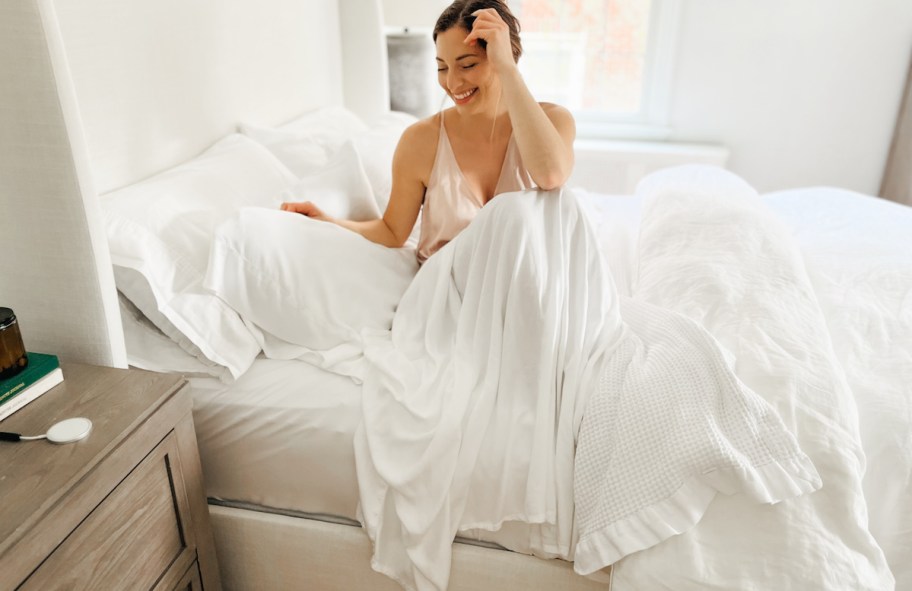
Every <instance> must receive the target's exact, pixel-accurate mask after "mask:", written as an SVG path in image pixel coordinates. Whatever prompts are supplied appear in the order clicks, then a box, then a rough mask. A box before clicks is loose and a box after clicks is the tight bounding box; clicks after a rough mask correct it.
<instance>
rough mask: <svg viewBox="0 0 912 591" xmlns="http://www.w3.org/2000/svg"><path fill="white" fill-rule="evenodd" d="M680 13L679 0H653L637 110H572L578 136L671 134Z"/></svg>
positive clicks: (655, 137)
mask: <svg viewBox="0 0 912 591" xmlns="http://www.w3.org/2000/svg"><path fill="white" fill-rule="evenodd" d="M680 13H681V0H652V4H651V6H650V10H649V34H648V38H647V42H646V55H645V63H644V66H643V75H644V78H643V88H642V100H641V103H640V110H639V111H637V112H636V113H629V114H619V113H609V112H604V111H602V112H599V111H592V110H586V111H576V110H571V112H572V113H573V116H574V118H575V119H576V127H577V137H578V138H580V139H587V140H598V139H603V140H607V139H638V140H664V139H668V137H669V136H670V135H671V128H670V127H669V126H668V119H669V110H670V106H671V94H672V93H671V87H672V83H673V80H674V66H675V54H676V49H677V46H678V32H679V29H680Z"/></svg>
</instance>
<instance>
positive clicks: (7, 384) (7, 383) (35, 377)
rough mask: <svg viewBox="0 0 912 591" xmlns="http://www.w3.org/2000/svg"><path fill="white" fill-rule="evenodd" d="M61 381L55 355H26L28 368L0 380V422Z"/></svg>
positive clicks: (61, 376) (58, 362) (58, 364)
mask: <svg viewBox="0 0 912 591" xmlns="http://www.w3.org/2000/svg"><path fill="white" fill-rule="evenodd" d="M62 381H63V372H62V371H61V370H60V361H59V360H58V359H57V356H56V355H47V354H45V353H28V366H27V367H26V368H25V369H23V370H22V371H21V372H19V373H18V374H16V375H14V376H13V377H11V378H9V379H6V380H0V421H2V420H3V419H5V418H6V417H8V416H10V415H11V414H13V413H14V412H16V411H17V410H19V409H20V408H22V407H23V406H25V405H26V404H28V403H29V402H31V401H32V400H34V399H36V398H38V397H39V396H41V395H42V394H44V393H45V392H47V391H48V390H50V389H51V388H53V387H54V386H56V385H57V384H59V383H60V382H62Z"/></svg>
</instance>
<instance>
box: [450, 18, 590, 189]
mask: <svg viewBox="0 0 912 591" xmlns="http://www.w3.org/2000/svg"><path fill="white" fill-rule="evenodd" d="M475 16H476V18H475V23H474V24H473V25H472V32H471V33H469V35H468V37H466V40H465V42H466V43H474V42H475V40H476V39H484V40H485V42H486V43H487V48H486V52H487V56H488V60H489V61H490V62H491V64H492V65H493V66H494V68H495V70H496V71H497V73H498V74H499V75H500V79H501V83H502V84H503V99H502V100H503V101H504V104H505V105H506V107H507V110H508V111H509V113H510V122H511V123H512V124H513V137H514V138H515V140H516V145H517V147H518V148H519V153H520V154H521V155H522V160H523V164H524V165H525V167H526V169H527V170H528V171H529V174H530V175H531V176H532V180H534V181H535V184H537V185H538V186H539V187H541V188H542V189H546V190H549V189H554V188H557V187H559V186H561V185H563V184H564V182H566V180H567V179H568V178H569V177H570V173H571V172H573V140H574V139H575V138H576V124H575V122H574V121H573V116H572V115H571V114H570V112H569V111H568V110H567V109H565V108H563V107H561V106H558V105H554V104H550V103H544V104H539V103H538V102H536V100H535V98H534V97H533V96H532V93H531V92H529V88H528V87H527V86H526V82H525V80H523V77H522V75H521V74H520V73H519V68H517V66H516V62H515V61H513V50H512V47H511V45H510V30H509V28H508V27H507V24H506V23H505V22H503V20H502V19H501V18H500V15H499V14H497V11H496V10H494V9H491V8H488V9H484V10H479V11H477V12H476V13H475Z"/></svg>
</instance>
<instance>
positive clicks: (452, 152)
mask: <svg viewBox="0 0 912 591" xmlns="http://www.w3.org/2000/svg"><path fill="white" fill-rule="evenodd" d="M440 130H441V132H442V133H443V134H444V138H445V139H446V144H447V147H448V148H449V149H450V156H452V157H453V164H454V165H455V166H456V170H457V171H458V172H459V176H460V177H462V182H464V183H465V184H466V186H468V187H469V192H470V193H472V196H474V197H475V200H476V201H477V202H478V204H479V206H480V207H484V206H485V205H487V204H488V203H489V202H490V201H491V199H494V197H496V196H497V189H498V188H499V187H500V183H501V181H503V178H504V169H505V168H506V166H507V157H508V156H509V155H510V147H511V145H512V144H513V130H512V129H511V130H510V139H508V140H507V149H506V150H505V151H504V157H503V162H502V163H501V165H500V174H498V175H497V183H496V184H495V185H494V194H493V195H491V198H490V199H485V196H484V195H480V196H479V194H478V192H477V191H476V190H475V187H473V186H472V184H471V183H470V182H469V179H468V178H467V177H466V175H465V173H463V172H462V167H461V166H460V165H459V160H457V159H456V150H454V149H453V144H452V142H450V134H449V133H447V130H446V121H445V118H444V116H443V113H442V112H441V113H440Z"/></svg>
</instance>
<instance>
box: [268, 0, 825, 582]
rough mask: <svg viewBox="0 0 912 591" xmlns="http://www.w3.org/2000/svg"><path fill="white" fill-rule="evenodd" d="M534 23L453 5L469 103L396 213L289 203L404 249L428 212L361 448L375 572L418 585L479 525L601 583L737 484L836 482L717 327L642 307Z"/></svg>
mask: <svg viewBox="0 0 912 591" xmlns="http://www.w3.org/2000/svg"><path fill="white" fill-rule="evenodd" d="M517 31H518V26H517V24H516V19H515V18H514V17H513V16H512V15H511V14H510V12H509V11H508V10H507V8H506V6H504V4H503V3H502V2H499V1H496V0H487V1H477V2H467V1H465V0H458V1H457V2H455V3H453V4H452V5H451V6H450V7H449V8H447V9H446V10H445V11H444V13H443V14H442V15H441V17H440V19H439V20H438V23H437V26H436V27H435V30H434V34H435V41H436V43H437V64H438V69H439V71H440V73H439V78H440V84H441V86H442V87H443V88H444V89H445V90H446V91H447V93H448V94H449V95H450V97H451V98H452V99H453V100H454V102H455V103H456V106H455V107H454V108H452V109H448V110H446V111H444V112H443V113H440V114H439V115H436V116H434V117H431V118H429V119H426V120H424V121H421V122H419V123H417V124H415V125H414V126H412V127H411V128H409V129H408V130H407V131H406V132H405V134H404V135H403V137H402V139H401V141H400V143H399V147H398V148H397V151H396V155H395V158H394V164H393V178H394V180H393V191H392V197H391V200H390V205H389V207H388V208H387V210H386V212H385V214H384V217H383V219H380V220H372V221H366V222H352V221H348V220H336V219H331V218H329V217H328V216H326V215H325V214H324V213H323V212H321V211H320V210H319V209H318V208H317V207H315V206H314V205H313V204H312V203H309V202H308V203H297V204H285V205H284V207H283V208H284V209H285V210H288V211H293V212H298V213H302V214H304V215H307V216H309V217H313V218H317V219H322V220H327V221H332V222H335V223H337V224H339V225H341V226H343V227H346V228H349V229H352V230H354V231H356V232H358V233H360V234H362V235H363V236H365V237H366V238H368V239H370V240H372V241H374V242H377V243H380V244H385V245H388V246H401V245H402V244H403V243H404V242H405V240H406V238H407V236H408V235H409V233H410V231H411V229H412V227H413V225H414V223H415V220H416V218H417V216H418V213H419V211H420V210H421V209H422V208H424V209H423V212H422V232H421V237H420V240H419V254H418V256H419V259H420V260H425V259H427V257H429V256H431V255H432V254H434V253H436V254H435V255H434V256H433V257H432V258H431V259H430V260H428V261H427V264H425V265H424V266H423V268H422V270H421V271H420V272H419V273H418V274H417V275H416V277H415V278H414V280H413V281H412V282H411V284H410V285H409V287H408V289H407V290H406V292H405V293H404V294H403V296H402V298H401V300H400V301H399V304H398V306H397V309H396V313H395V317H394V321H393V324H392V328H391V330H389V331H377V332H376V333H375V332H371V331H362V333H361V335H360V338H361V339H362V344H363V351H364V356H365V358H366V359H367V361H368V363H367V364H366V365H367V368H366V370H365V374H364V379H363V387H362V398H361V409H362V421H361V423H360V425H359V427H358V430H357V432H356V434H355V439H354V451H355V460H356V461H355V464H356V470H357V477H358V488H359V495H360V507H359V516H360V520H361V522H362V524H363V526H364V529H365V531H366V532H367V535H368V536H369V537H370V539H371V541H372V543H373V559H372V562H371V565H372V567H373V568H374V569H375V570H377V571H379V572H382V573H384V574H387V575H388V576H390V577H392V578H394V579H395V580H397V581H399V582H400V583H401V584H402V585H403V587H405V588H407V589H418V590H436V591H441V590H444V589H446V587H447V583H448V579H449V570H450V548H451V543H452V541H453V538H454V536H455V535H456V534H457V533H458V532H465V533H467V534H468V535H476V534H477V532H478V530H485V531H490V532H499V534H501V535H499V536H498V537H497V538H496V541H497V542H498V543H500V544H501V545H503V546H506V547H508V548H510V549H513V550H517V551H522V552H527V553H532V554H536V555H539V556H543V557H561V558H566V559H569V560H574V559H575V560H577V565H576V568H577V570H578V571H579V572H581V573H584V574H585V573H590V572H593V571H595V570H598V569H600V568H602V567H604V566H606V565H608V564H611V563H613V562H615V561H616V560H618V559H620V558H621V557H623V556H624V555H626V554H630V553H632V552H636V551H638V550H642V549H644V548H648V547H649V546H652V545H654V544H657V543H659V542H661V541H663V540H664V539H666V538H668V537H670V536H672V535H675V534H677V533H680V532H682V531H685V530H687V529H689V528H690V527H692V526H693V525H694V524H695V523H696V522H697V521H698V520H699V519H700V518H701V517H702V515H703V513H704V511H705V510H706V507H707V505H708V503H709V500H710V499H711V498H712V497H713V496H714V495H715V494H716V492H717V491H722V492H725V493H726V494H731V493H733V492H736V491H740V492H745V493H746V494H748V495H750V496H751V497H752V498H753V499H754V500H757V501H760V502H767V503H772V502H778V501H780V500H783V499H786V498H790V497H792V496H795V495H796V494H801V493H805V492H809V491H811V490H814V489H816V488H819V486H820V480H819V477H818V476H817V473H816V471H815V470H814V467H813V465H812V464H811V462H810V460H808V459H807V457H806V456H804V455H803V454H802V453H801V451H800V450H799V449H798V448H797V445H796V443H795V441H794V438H793V437H792V436H791V434H790V433H789V432H788V431H787V430H786V429H785V427H784V425H783V424H782V422H781V419H780V418H779V417H778V415H777V414H776V413H775V411H774V410H773V409H772V407H770V406H769V405H768V404H766V403H765V401H763V400H762V399H760V398H759V397H758V396H757V395H756V394H754V393H753V392H750V391H749V390H747V389H746V388H744V387H743V386H742V385H741V384H740V383H739V382H738V381H737V379H736V378H735V376H734V375H733V374H732V373H731V370H730V368H729V366H728V365H727V364H726V362H725V359H724V357H723V355H722V352H721V350H720V349H719V347H718V343H716V342H715V341H714V340H713V338H712V337H711V336H710V335H709V334H708V333H707V332H706V331H705V330H703V329H702V328H700V327H699V326H698V325H696V324H695V323H693V322H692V321H690V320H688V319H686V318H685V317H683V316H681V315H679V314H676V313H673V312H671V311H668V310H662V309H658V308H654V307H651V306H649V305H648V304H646V303H643V302H638V301H635V300H624V302H623V305H622V302H621V299H620V298H619V297H618V295H617V292H616V290H615V287H614V283H613V280H612V277H611V270H610V268H609V267H608V266H607V264H606V263H605V261H604V258H603V257H602V255H601V253H600V251H599V244H598V240H597V238H596V236H595V232H594V230H593V228H592V226H591V224H590V222H589V219H588V217H587V215H586V214H585V211H584V208H583V207H582V205H581V204H580V202H579V200H577V199H576V198H575V197H574V196H573V195H572V194H571V193H570V192H569V191H566V190H561V189H558V187H560V185H562V184H563V183H564V182H565V181H566V179H567V177H568V176H569V174H570V171H571V169H572V166H573V151H572V142H573V137H574V123H573V119H572V118H571V116H570V115H569V114H568V113H567V111H566V110H564V109H562V108H561V107H558V106H556V105H549V104H539V103H536V102H535V101H534V100H533V99H532V97H531V95H530V94H529V91H528V89H527V88H526V86H525V84H524V83H523V81H522V77H521V76H520V75H519V73H518V71H517V70H516V60H517V59H518V57H519V54H520V48H519V39H518V36H517ZM535 185H537V186H538V188H539V189H540V190H539V191H523V190H521V189H527V188H531V187H532V186H535ZM502 193H506V194H502ZM495 195H500V196H499V197H498V198H497V199H496V200H494V202H493V203H490V204H489V205H487V206H486V204H488V202H489V201H491V200H492V199H493V197H494V196H495ZM473 218H474V219H475V221H474V223H472V224H469V222H470V221H472V219H473ZM457 234H459V236H458V237H457V236H456V235H457ZM358 242H362V241H358ZM444 245H446V247H443V246H444ZM365 246H369V247H371V248H373V246H372V245H365ZM365 287H366V288H367V289H369V286H365ZM719 409H722V410H721V411H720V410H719ZM626 426H630V427H631V428H630V429H629V430H627V431H624V430H623V429H624V428H625V427H626ZM618 434H621V435H622V436H619V435H618ZM669 516H671V517H673V519H670V518H668V517H669ZM669 519H670V520H669ZM467 530H468V531H467ZM473 532H475V533H473Z"/></svg>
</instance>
